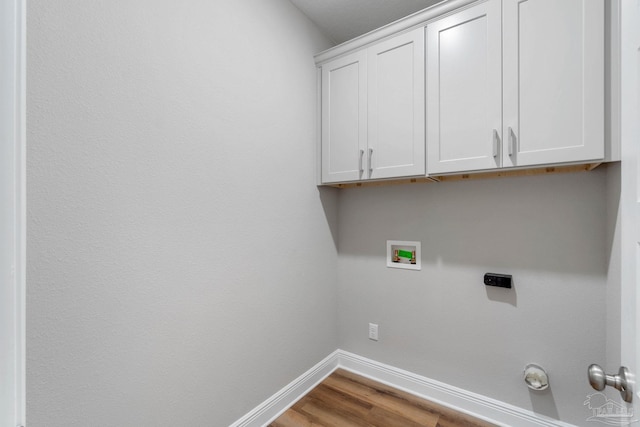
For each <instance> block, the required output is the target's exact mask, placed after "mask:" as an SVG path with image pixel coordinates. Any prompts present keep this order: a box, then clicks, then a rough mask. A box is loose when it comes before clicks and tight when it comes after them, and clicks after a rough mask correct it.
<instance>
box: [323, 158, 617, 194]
mask: <svg viewBox="0 0 640 427" xmlns="http://www.w3.org/2000/svg"><path fill="white" fill-rule="evenodd" d="M604 165H605V164H603V163H586V164H580V165H568V166H548V167H543V168H533V169H516V170H501V171H491V172H473V173H471V172H470V173H463V174H452V175H436V176H429V177H420V178H403V179H393V180H385V181H363V182H349V183H343V184H325V186H327V187H334V188H360V187H383V186H389V185H401V184H419V183H420V184H421V183H428V182H450V181H467V180H476V179H492V178H504V177H513V176H538V175H550V174H560V173H575V172H589V171H592V170H594V169H596V168H597V167H599V166H604Z"/></svg>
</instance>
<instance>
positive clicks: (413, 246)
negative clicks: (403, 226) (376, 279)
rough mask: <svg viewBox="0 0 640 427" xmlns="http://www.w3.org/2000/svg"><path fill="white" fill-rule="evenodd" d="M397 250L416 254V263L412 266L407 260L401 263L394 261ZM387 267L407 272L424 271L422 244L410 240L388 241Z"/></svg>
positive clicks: (402, 260)
mask: <svg viewBox="0 0 640 427" xmlns="http://www.w3.org/2000/svg"><path fill="white" fill-rule="evenodd" d="M396 250H402V251H409V252H413V251H415V252H416V263H415V264H411V263H410V262H409V261H408V260H406V259H401V261H400V262H394V261H393V255H394V253H395V251H396ZM387 267H389V268H402V269H405V270H422V252H421V250H420V242H415V241H409V240H387Z"/></svg>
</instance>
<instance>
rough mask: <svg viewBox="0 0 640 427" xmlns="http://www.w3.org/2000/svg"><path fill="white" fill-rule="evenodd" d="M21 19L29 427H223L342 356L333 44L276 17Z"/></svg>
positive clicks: (217, 7) (268, 9)
mask: <svg viewBox="0 0 640 427" xmlns="http://www.w3.org/2000/svg"><path fill="white" fill-rule="evenodd" d="M28 6H29V9H28V26H27V28H28V64H29V68H28V82H27V85H28V145H29V148H28V150H29V151H28V189H27V192H28V210H29V212H28V221H29V222H28V285H27V287H28V300H27V306H28V317H27V325H28V332H27V334H28V336H27V371H28V372H27V388H28V396H27V407H28V409H27V412H28V413H27V418H28V421H29V425H30V426H31V427H40V426H42V427H56V426H79V427H87V426H92V427H101V426H105V427H106V426H110V427H112V426H118V427H127V426H132V427H133V426H135V427H142V426H153V427H157V426H177V425H189V426H214V425H215V426H222V425H228V424H230V423H231V422H233V421H235V420H236V419H237V418H239V417H240V416H242V415H244V414H245V413H246V412H248V411H249V410H250V409H252V408H253V407H255V406H256V405H258V404H259V403H260V402H262V401H263V400H264V399H266V398H267V397H269V396H270V395H272V394H273V393H274V392H276V391H277V390H279V389H280V388H282V387H283V386H285V385H286V384H287V383H289V382H290V381H291V380H293V379H294V378H296V377H297V376H298V375H300V374H301V373H303V372H304V371H306V370H307V369H309V368H310V367H311V366H313V365H314V364H316V363H317V362H319V361H320V360H322V359H323V358H324V357H326V356H327V355H328V354H329V353H331V352H332V351H333V350H335V349H336V348H337V331H336V320H335V319H336V307H337V304H336V282H337V280H336V267H335V265H336V244H335V242H334V238H333V233H334V232H335V229H334V230H332V229H331V226H332V225H333V222H334V221H335V216H336V212H335V199H336V196H335V194H334V193H332V192H331V191H322V192H320V191H318V189H317V188H316V187H315V156H316V152H315V120H316V116H315V108H316V104H315V102H316V101H315V99H316V93H315V90H316V83H315V82H316V80H315V79H316V74H315V73H316V72H315V66H314V62H313V54H314V53H316V52H318V51H320V50H323V49H325V48H327V47H329V45H328V42H327V40H326V39H324V38H323V36H321V35H320V33H319V32H318V31H317V30H316V29H315V27H314V26H313V25H312V24H311V23H310V22H309V21H308V20H307V19H306V18H305V17H304V16H303V15H302V14H301V13H300V12H299V11H298V9H296V8H295V7H294V6H292V5H291V4H290V3H289V2H288V1H286V0H266V1H265V0H249V1H247V0H243V1H234V0H226V1H223V0H220V1H201V0H188V1H177V2H176V1H173V0H160V1H158V0H135V1H130V0H115V1H114V0H89V1H86V0H71V1H65V2H50V1H46V0H31V1H29V5H28ZM321 198H322V200H321ZM334 228H335V226H334Z"/></svg>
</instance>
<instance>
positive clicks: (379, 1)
mask: <svg viewBox="0 0 640 427" xmlns="http://www.w3.org/2000/svg"><path fill="white" fill-rule="evenodd" d="M290 1H291V3H293V4H294V5H296V6H297V7H298V9H300V10H301V11H302V12H303V13H304V14H305V15H307V16H308V17H309V18H310V19H311V20H312V21H313V22H314V23H315V24H316V25H317V26H318V28H320V30H321V31H322V32H323V33H324V34H325V35H326V36H327V37H329V38H330V39H331V40H332V41H333V42H334V43H335V44H340V43H343V42H345V41H347V40H351V39H352V38H354V37H357V36H360V35H362V34H365V33H368V32H369V31H371V30H375V29H376V28H378V27H381V26H383V25H386V24H389V23H391V22H393V21H396V20H398V19H400V18H403V17H405V16H407V15H410V14H412V13H414V12H417V11H419V10H422V9H424V8H426V7H429V6H431V5H434V4H436V3H440V2H441V1H442V0H290Z"/></svg>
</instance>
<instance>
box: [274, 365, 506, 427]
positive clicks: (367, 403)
mask: <svg viewBox="0 0 640 427" xmlns="http://www.w3.org/2000/svg"><path fill="white" fill-rule="evenodd" d="M454 426H455V427H457V426H465V427H489V426H494V424H491V423H488V422H486V421H482V420H478V419H476V418H473V417H470V416H468V415H466V414H462V413H459V412H456V411H453V410H451V409H449V408H446V407H444V406H441V405H437V404H435V403H433V402H430V401H428V400H424V399H420V398H418V397H416V396H413V395H411V394H409V393H405V392H403V391H400V390H396V389H394V388H392V387H389V386H386V385H383V384H380V383H378V382H376V381H372V380H370V379H368V378H364V377H361V376H359V375H356V374H353V373H351V372H348V371H345V370H342V369H338V370H337V371H335V372H334V373H333V374H331V375H329V376H328V377H327V378H326V379H325V380H324V381H323V382H322V383H320V384H319V385H318V386H317V387H316V388H314V389H313V390H311V391H310V392H309V393H308V394H307V395H306V396H304V397H303V398H302V399H300V400H299V401H298V402H296V403H295V404H294V405H293V406H292V407H291V408H289V410H287V411H286V412H285V413H284V414H282V415H281V416H280V417H279V418H278V419H276V420H275V421H274V422H272V423H271V424H269V427H454Z"/></svg>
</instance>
